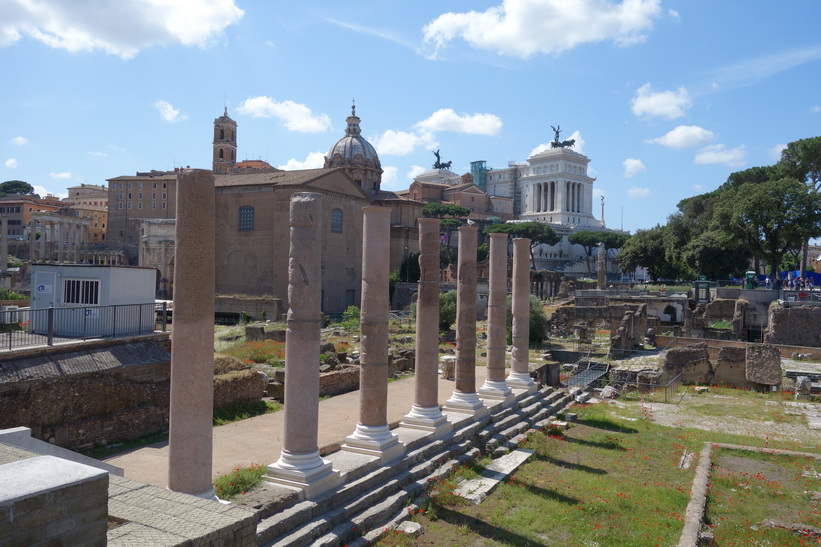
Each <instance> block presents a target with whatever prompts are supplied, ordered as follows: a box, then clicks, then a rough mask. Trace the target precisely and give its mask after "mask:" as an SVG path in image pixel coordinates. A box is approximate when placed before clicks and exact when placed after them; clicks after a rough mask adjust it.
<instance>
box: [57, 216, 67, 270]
mask: <svg viewBox="0 0 821 547" xmlns="http://www.w3.org/2000/svg"><path fill="white" fill-rule="evenodd" d="M64 227H65V225H64V224H63V222H62V221H60V222H57V225H56V226H55V227H54V243H55V245H56V246H57V262H65V260H66V259H65V254H64V253H63V245H64V243H65V238H64V237H63V233H64V230H63V228H64Z"/></svg>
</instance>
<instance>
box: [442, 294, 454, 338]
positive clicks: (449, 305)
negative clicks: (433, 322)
mask: <svg viewBox="0 0 821 547" xmlns="http://www.w3.org/2000/svg"><path fill="white" fill-rule="evenodd" d="M455 321H456V291H448V292H446V293H445V294H443V295H441V296H440V297H439V330H449V329H450V327H451V325H453V323H454V322H455Z"/></svg>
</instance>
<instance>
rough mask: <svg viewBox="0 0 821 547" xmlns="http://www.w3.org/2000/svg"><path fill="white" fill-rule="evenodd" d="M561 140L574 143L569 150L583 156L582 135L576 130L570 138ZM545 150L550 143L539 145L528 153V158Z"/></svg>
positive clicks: (548, 148) (548, 147)
mask: <svg viewBox="0 0 821 547" xmlns="http://www.w3.org/2000/svg"><path fill="white" fill-rule="evenodd" d="M562 140H563V141H564V140H573V141H576V142H575V143H574V144H573V147H572V148H571V150H573V151H575V152H578V153H579V154H584V139H583V138H582V134H581V133H580V132H579V131H578V130H576V131H574V132H573V133H571V134H570V136H569V137H567V139H562ZM545 150H550V143H549V142H548V143H544V144H540V145H539V146H537V147H536V148H534V149H533V150H531V151H530V156H535V155H536V154H538V153H540V152H544V151H545ZM530 156H528V157H530ZM589 173H590V171H588V174H589ZM591 176H592V175H591Z"/></svg>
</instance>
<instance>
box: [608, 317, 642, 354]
mask: <svg viewBox="0 0 821 547" xmlns="http://www.w3.org/2000/svg"><path fill="white" fill-rule="evenodd" d="M646 333H647V305H645V304H641V305H640V306H639V307H638V309H637V310H636V311H628V312H626V313H625V314H624V316H623V317H622V319H621V321H620V322H619V324H618V325H617V326H616V330H615V333H613V334H612V335H611V337H610V349H611V350H613V353H614V354H615V355H620V354H621V353H622V352H624V351H628V350H632V349H635V348H637V347H640V346H642V344H643V343H644V336H645V334H646Z"/></svg>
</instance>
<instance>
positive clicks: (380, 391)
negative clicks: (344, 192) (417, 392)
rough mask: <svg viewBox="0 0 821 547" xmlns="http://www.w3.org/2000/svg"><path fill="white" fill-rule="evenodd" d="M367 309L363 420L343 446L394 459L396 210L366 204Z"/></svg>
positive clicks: (361, 381) (362, 366)
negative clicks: (391, 290) (391, 335)
mask: <svg viewBox="0 0 821 547" xmlns="http://www.w3.org/2000/svg"><path fill="white" fill-rule="evenodd" d="M362 211H363V219H362V309H361V311H360V317H361V320H360V321H361V323H360V333H361V335H360V340H361V343H362V347H361V349H360V358H359V423H358V424H357V425H356V429H355V430H354V432H353V433H352V434H351V435H349V436H348V437H347V438H346V439H345V444H343V445H342V450H347V451H349V452H359V453H362V454H368V455H371V456H378V457H379V458H380V459H381V461H382V462H388V461H390V460H393V459H394V458H396V457H398V456H400V455H401V454H402V452H403V450H404V447H403V445H402V444H400V443H399V438H398V437H397V436H396V435H395V434H393V433H391V431H390V428H389V427H388V317H389V311H390V303H389V302H388V276H389V274H390V269H389V267H390V245H391V241H390V229H391V209H390V208H389V207H379V206H369V207H365V208H363V209H362Z"/></svg>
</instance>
